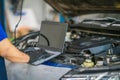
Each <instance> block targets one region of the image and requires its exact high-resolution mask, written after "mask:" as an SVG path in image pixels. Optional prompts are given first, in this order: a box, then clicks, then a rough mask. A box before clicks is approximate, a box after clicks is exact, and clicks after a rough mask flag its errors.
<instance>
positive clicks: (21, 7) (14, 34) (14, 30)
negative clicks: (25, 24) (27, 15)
mask: <svg viewBox="0 0 120 80" xmlns="http://www.w3.org/2000/svg"><path fill="white" fill-rule="evenodd" d="M20 1H21V6H20V19H19V21H18V22H17V24H16V25H15V29H14V38H15V39H14V40H15V44H16V30H17V27H18V25H19V23H20V21H21V19H22V8H23V0H20Z"/></svg>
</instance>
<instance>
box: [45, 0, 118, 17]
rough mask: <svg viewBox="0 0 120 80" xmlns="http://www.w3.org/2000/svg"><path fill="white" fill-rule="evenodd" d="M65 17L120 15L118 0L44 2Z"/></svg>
mask: <svg viewBox="0 0 120 80" xmlns="http://www.w3.org/2000/svg"><path fill="white" fill-rule="evenodd" d="M45 1H46V2H47V3H48V4H49V5H51V6H52V7H53V8H54V9H55V10H56V11H58V12H60V13H62V14H63V15H67V16H78V15H81V14H89V13H120V0H45Z"/></svg>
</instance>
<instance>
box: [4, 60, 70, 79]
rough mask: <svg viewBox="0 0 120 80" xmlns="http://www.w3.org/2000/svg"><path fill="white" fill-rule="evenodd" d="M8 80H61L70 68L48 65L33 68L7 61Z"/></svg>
mask: <svg viewBox="0 0 120 80" xmlns="http://www.w3.org/2000/svg"><path fill="white" fill-rule="evenodd" d="M6 68H7V74H8V80H59V78H60V77H61V76H63V74H65V73H66V72H68V71H69V70H70V69H69V68H60V67H52V66H47V65H39V66H31V65H28V64H23V63H19V64H18V63H11V62H9V61H6Z"/></svg>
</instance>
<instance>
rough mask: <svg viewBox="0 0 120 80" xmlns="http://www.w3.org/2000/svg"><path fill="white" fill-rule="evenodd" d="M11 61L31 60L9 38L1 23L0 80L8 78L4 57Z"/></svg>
mask: <svg viewBox="0 0 120 80" xmlns="http://www.w3.org/2000/svg"><path fill="white" fill-rule="evenodd" d="M3 58H6V59H7V60H9V61H11V62H25V63H27V62H29V59H30V58H29V56H28V55H26V54H24V53H22V52H20V51H19V50H18V49H17V48H15V47H14V46H13V45H12V44H11V43H10V41H9V40H8V39H7V35H6V33H5V32H4V30H3V29H2V25H1V24H0V80H7V74H6V69H5V63H4V59H3Z"/></svg>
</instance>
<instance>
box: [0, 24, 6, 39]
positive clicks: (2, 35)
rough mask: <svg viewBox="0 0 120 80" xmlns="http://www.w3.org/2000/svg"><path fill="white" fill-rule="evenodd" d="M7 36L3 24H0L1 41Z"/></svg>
mask: <svg viewBox="0 0 120 80" xmlns="http://www.w3.org/2000/svg"><path fill="white" fill-rule="evenodd" d="M5 38H7V35H6V33H5V32H4V30H3V28H2V25H1V24H0V41H2V40H3V39H5Z"/></svg>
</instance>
